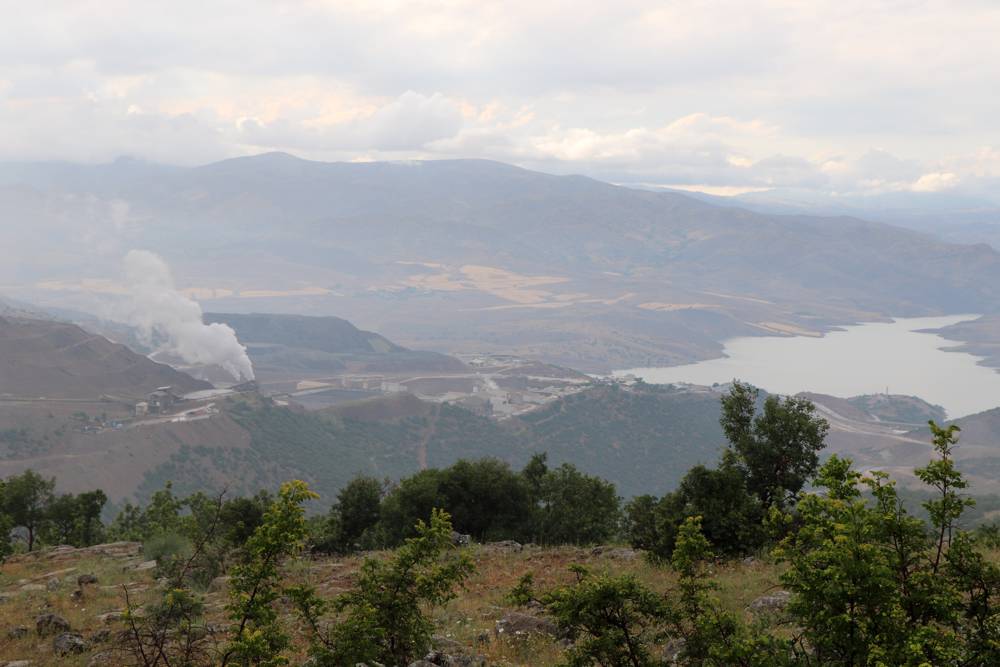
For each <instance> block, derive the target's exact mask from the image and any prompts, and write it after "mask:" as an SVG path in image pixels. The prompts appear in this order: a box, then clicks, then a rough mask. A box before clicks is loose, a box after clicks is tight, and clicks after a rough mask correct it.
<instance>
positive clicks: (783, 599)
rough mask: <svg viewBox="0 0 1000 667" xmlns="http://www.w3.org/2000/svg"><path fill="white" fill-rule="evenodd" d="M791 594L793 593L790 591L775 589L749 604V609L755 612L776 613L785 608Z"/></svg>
mask: <svg viewBox="0 0 1000 667" xmlns="http://www.w3.org/2000/svg"><path fill="white" fill-rule="evenodd" d="M791 596H792V594H791V593H789V592H788V591H775V592H773V593H769V594H768V595H761V596H760V597H759V598H757V599H756V600H754V601H753V602H751V603H750V604H749V605H747V609H749V610H750V611H752V612H754V613H755V614H776V613H779V612H782V611H784V610H785V607H787V606H788V599H789V598H790V597H791Z"/></svg>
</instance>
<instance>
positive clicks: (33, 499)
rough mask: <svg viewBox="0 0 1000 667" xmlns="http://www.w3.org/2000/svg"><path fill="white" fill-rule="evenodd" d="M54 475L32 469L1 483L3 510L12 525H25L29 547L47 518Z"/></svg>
mask: <svg viewBox="0 0 1000 667" xmlns="http://www.w3.org/2000/svg"><path fill="white" fill-rule="evenodd" d="M55 486H56V480H55V478H50V479H45V478H44V477H42V476H41V475H39V474H38V473H36V472H35V471H34V470H26V471H25V472H23V473H21V474H20V475H14V476H12V477H8V478H7V480H6V481H5V482H4V486H3V503H4V507H3V513H4V514H6V515H7V516H8V517H10V521H11V523H12V524H13V525H14V527H20V528H24V530H25V531H26V532H27V536H28V551H32V550H33V549H34V548H35V539H36V538H37V537H38V533H39V531H40V530H44V528H45V524H46V523H47V522H48V520H49V508H50V506H51V504H52V501H53V490H54V489H55Z"/></svg>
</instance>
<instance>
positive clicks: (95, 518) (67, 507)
mask: <svg viewBox="0 0 1000 667" xmlns="http://www.w3.org/2000/svg"><path fill="white" fill-rule="evenodd" d="M107 502H108V497H107V496H106V495H104V492H103V491H101V490H97V491H87V492H85V493H80V494H77V495H73V494H68V493H67V494H62V495H60V496H58V497H55V498H54V499H53V500H52V502H51V503H50V504H49V509H48V521H47V522H46V525H45V530H44V532H43V535H44V539H45V541H46V542H49V543H52V544H71V545H73V546H76V547H84V546H88V545H91V544H97V543H98V542H100V541H101V540H102V539H103V538H104V524H103V523H102V522H101V512H102V511H103V510H104V505H105V504H106V503H107Z"/></svg>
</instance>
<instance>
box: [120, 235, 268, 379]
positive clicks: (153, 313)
mask: <svg viewBox="0 0 1000 667" xmlns="http://www.w3.org/2000/svg"><path fill="white" fill-rule="evenodd" d="M124 266H125V287H126V289H127V290H128V292H129V296H130V297H131V299H130V303H129V304H128V305H129V312H128V314H127V316H126V319H127V320H128V322H129V323H130V324H132V325H134V326H136V327H138V329H139V331H140V332H141V334H142V335H143V336H144V337H145V338H146V339H147V341H148V342H150V343H154V342H155V343H157V344H159V349H158V350H157V353H167V354H171V355H176V356H178V357H180V358H181V359H183V360H184V361H185V362H187V363H190V364H199V365H206V366H208V365H215V366H219V367H221V368H223V369H224V370H225V371H227V372H228V373H229V374H230V375H232V376H233V377H234V378H235V379H236V380H238V381H241V382H243V381H246V380H252V379H253V377H254V373H253V365H252V364H251V363H250V357H248V356H247V350H246V348H245V347H243V346H242V345H241V344H240V342H239V341H238V340H237V339H236V332H235V331H233V329H232V327H230V326H229V325H227V324H220V323H212V324H205V323H204V322H203V320H202V311H201V306H200V305H198V303H197V302H196V301H194V300H192V299H190V298H188V297H187V296H185V295H183V294H181V293H180V292H178V291H177V289H176V288H175V287H174V280H173V277H172V276H171V274H170V267H169V266H167V263H166V262H165V261H163V259H162V258H161V257H159V256H158V255H156V254H154V253H151V252H149V251H147V250H130V251H129V252H128V254H127V255H125V262H124Z"/></svg>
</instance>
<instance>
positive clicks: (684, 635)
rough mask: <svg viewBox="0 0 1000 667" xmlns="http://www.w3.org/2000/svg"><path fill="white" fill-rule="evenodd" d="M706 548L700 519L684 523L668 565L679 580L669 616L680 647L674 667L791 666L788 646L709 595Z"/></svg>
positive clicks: (708, 548)
mask: <svg viewBox="0 0 1000 667" xmlns="http://www.w3.org/2000/svg"><path fill="white" fill-rule="evenodd" d="M711 557H712V549H711V545H710V544H709V542H708V539H706V537H705V535H704V534H703V533H702V530H701V517H699V516H694V517H687V518H686V519H685V520H684V522H683V523H682V524H681V525H680V528H679V529H678V531H677V540H676V546H675V548H674V550H673V553H672V555H671V565H672V566H673V568H674V570H675V571H676V572H677V574H678V584H677V595H676V602H675V603H674V604H673V605H672V608H671V613H670V614H669V618H670V622H671V624H672V627H673V634H674V636H675V637H678V638H680V639H681V640H683V641H682V642H680V645H681V647H682V648H681V650H680V651H679V654H678V658H679V664H684V665H693V666H700V667H729V666H730V665H733V666H735V665H740V666H744V667H760V666H765V667H779V666H781V665H790V664H793V663H792V652H791V646H790V644H789V642H787V641H784V640H781V639H778V638H776V637H774V636H773V635H772V634H770V633H769V632H768V631H767V630H766V629H765V628H763V627H755V628H748V627H747V626H746V625H745V624H744V623H742V622H741V621H740V619H739V618H737V617H736V616H735V615H734V614H733V613H732V612H730V611H728V610H726V609H724V608H723V606H722V605H721V604H720V602H719V600H718V599H717V598H716V597H715V596H714V595H713V594H712V591H713V590H714V589H715V588H716V584H715V583H714V582H712V581H710V580H709V579H708V576H707V572H706V566H705V563H706V562H707V561H708V560H709V559H711Z"/></svg>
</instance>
